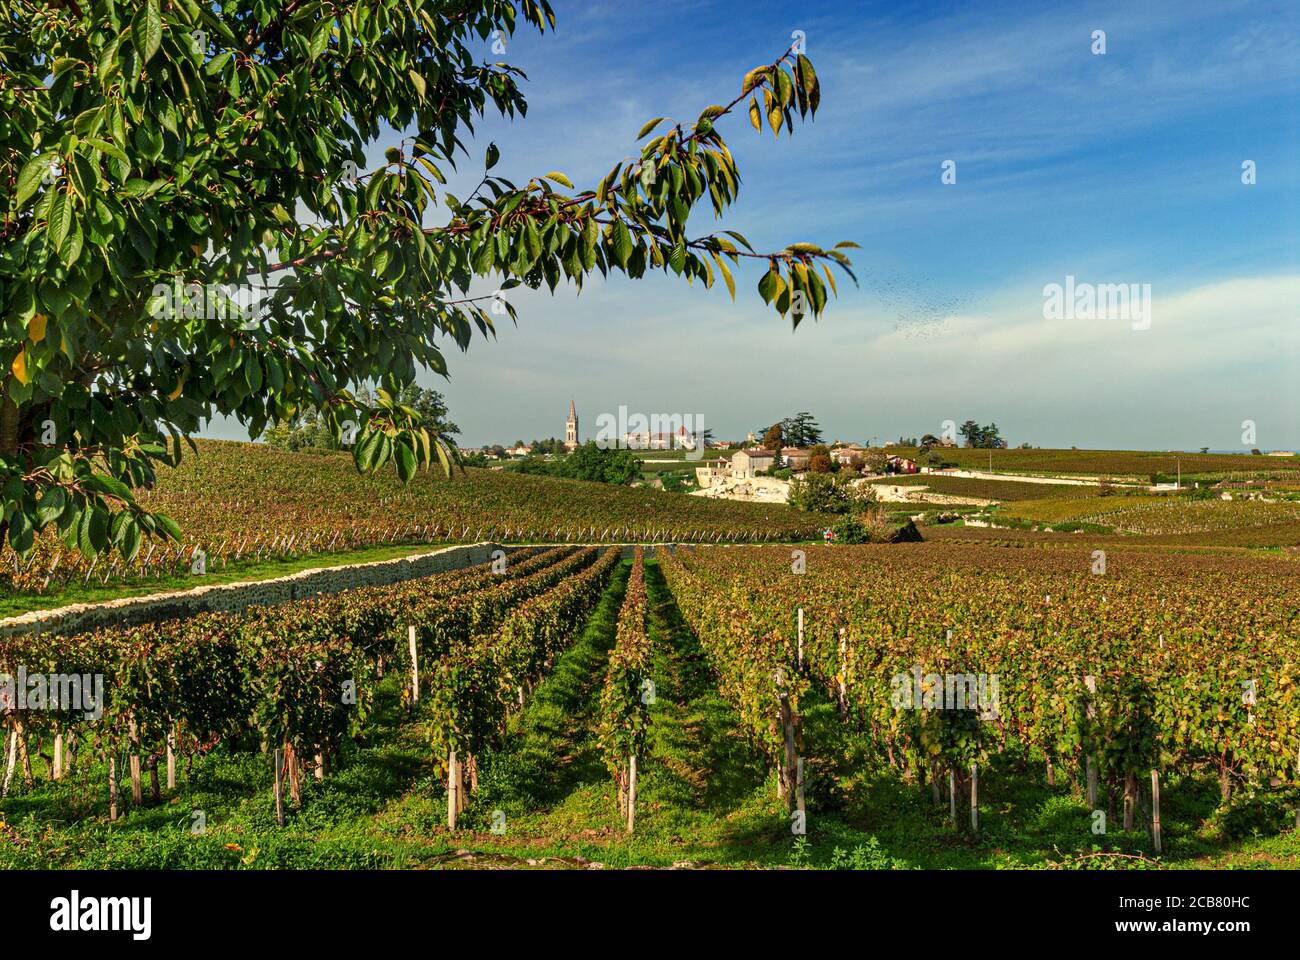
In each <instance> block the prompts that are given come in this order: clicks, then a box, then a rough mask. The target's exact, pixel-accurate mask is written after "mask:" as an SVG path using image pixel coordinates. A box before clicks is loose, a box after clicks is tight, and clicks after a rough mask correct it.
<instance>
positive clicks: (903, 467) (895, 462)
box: [886, 457, 921, 473]
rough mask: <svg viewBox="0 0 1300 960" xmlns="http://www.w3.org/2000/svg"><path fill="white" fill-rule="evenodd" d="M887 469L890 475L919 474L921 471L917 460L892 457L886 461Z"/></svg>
mask: <svg viewBox="0 0 1300 960" xmlns="http://www.w3.org/2000/svg"><path fill="white" fill-rule="evenodd" d="M886 468H887V469H888V470H889V472H890V473H919V472H920V469H921V468H920V467H918V466H917V465H916V461H915V460H909V459H908V458H907V457H890V458H889V459H888V460H887V461H886Z"/></svg>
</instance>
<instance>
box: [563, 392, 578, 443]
mask: <svg viewBox="0 0 1300 960" xmlns="http://www.w3.org/2000/svg"><path fill="white" fill-rule="evenodd" d="M564 445H565V446H566V447H568V448H569V449H570V450H576V449H577V447H578V411H577V408H576V407H574V405H573V401H572V400H570V401H569V419H568V420H565V421H564Z"/></svg>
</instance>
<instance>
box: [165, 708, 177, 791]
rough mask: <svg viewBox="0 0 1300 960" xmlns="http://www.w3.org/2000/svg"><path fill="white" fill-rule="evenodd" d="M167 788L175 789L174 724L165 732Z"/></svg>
mask: <svg viewBox="0 0 1300 960" xmlns="http://www.w3.org/2000/svg"><path fill="white" fill-rule="evenodd" d="M167 789H168V790H175V789H176V724H174V723H173V724H172V728H171V731H170V732H169V733H168V734H167Z"/></svg>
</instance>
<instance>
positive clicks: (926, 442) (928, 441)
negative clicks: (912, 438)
mask: <svg viewBox="0 0 1300 960" xmlns="http://www.w3.org/2000/svg"><path fill="white" fill-rule="evenodd" d="M940 442H941V441H940V440H939V438H938V437H936V436H935V435H934V434H933V433H927V434H926V435H925V436H923V437H922V438H921V442H920V444H919V445H918V449H919V450H920V451H921V452H922V453H924V452H925V451H927V450H929V449H930V448H931V447H937V446H939V444H940Z"/></svg>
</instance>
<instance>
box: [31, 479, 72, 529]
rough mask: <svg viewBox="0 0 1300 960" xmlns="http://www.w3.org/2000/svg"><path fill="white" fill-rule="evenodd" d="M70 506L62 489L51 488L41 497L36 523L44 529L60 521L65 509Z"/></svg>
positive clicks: (37, 508)
mask: <svg viewBox="0 0 1300 960" xmlns="http://www.w3.org/2000/svg"><path fill="white" fill-rule="evenodd" d="M67 505H68V495H67V492H66V491H64V489H63V488H62V487H50V488H49V489H48V490H46V491H45V494H44V495H43V496H42V497H41V502H40V504H39V505H38V506H37V507H36V521H37V523H38V524H39V525H40V526H42V527H44V526H46V525H47V524H51V523H53V522H54V521H55V520H57V519H59V516H60V515H61V514H62V513H63V508H64V507H66V506H67Z"/></svg>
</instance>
